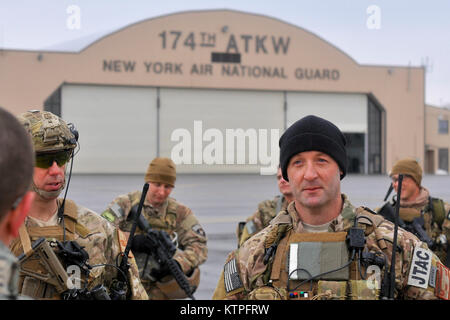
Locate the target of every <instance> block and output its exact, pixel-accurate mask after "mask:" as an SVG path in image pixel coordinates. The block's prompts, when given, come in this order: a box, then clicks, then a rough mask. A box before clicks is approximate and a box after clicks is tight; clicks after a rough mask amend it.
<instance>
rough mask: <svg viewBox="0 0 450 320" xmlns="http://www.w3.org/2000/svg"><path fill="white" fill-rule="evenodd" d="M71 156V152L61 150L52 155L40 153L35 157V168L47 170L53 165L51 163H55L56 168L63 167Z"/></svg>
mask: <svg viewBox="0 0 450 320" xmlns="http://www.w3.org/2000/svg"><path fill="white" fill-rule="evenodd" d="M71 156H72V150H63V151H58V152H52V153H41V154H37V155H36V163H35V165H36V167H38V168H42V169H47V168H50V167H51V166H52V165H53V162H55V161H56V163H57V164H58V166H60V167H62V166H63V165H65V164H66V163H67V162H68V161H69V160H70V157H71Z"/></svg>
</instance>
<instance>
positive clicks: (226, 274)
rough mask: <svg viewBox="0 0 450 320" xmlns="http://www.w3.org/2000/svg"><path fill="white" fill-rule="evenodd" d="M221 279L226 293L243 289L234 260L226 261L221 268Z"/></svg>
mask: <svg viewBox="0 0 450 320" xmlns="http://www.w3.org/2000/svg"><path fill="white" fill-rule="evenodd" d="M223 278H224V282H225V290H226V292H227V293H229V292H231V291H234V290H237V289H240V288H242V287H243V284H242V281H241V277H240V276H239V272H238V271H237V267H236V258H233V259H231V260H230V261H228V262H227V263H226V264H225V266H224V268H223Z"/></svg>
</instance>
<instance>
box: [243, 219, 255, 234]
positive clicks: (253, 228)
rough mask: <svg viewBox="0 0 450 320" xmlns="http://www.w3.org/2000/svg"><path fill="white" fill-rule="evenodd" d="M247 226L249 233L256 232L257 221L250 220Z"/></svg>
mask: <svg viewBox="0 0 450 320" xmlns="http://www.w3.org/2000/svg"><path fill="white" fill-rule="evenodd" d="M245 227H246V228H247V233H248V234H249V235H252V234H254V233H255V232H256V226H255V223H254V222H253V221H252V220H250V221H248V222H247V223H246V224H245Z"/></svg>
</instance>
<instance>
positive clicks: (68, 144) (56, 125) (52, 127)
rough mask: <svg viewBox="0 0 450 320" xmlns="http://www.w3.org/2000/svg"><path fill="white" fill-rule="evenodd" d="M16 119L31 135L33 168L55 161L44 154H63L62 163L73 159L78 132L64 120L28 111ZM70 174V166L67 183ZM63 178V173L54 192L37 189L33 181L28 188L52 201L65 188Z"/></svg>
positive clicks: (48, 113)
mask: <svg viewBox="0 0 450 320" xmlns="http://www.w3.org/2000/svg"><path fill="white" fill-rule="evenodd" d="M18 119H19V121H20V122H21V123H22V125H23V126H24V127H25V130H27V131H28V133H29V134H30V135H31V140H32V142H33V146H34V150H35V153H36V162H35V166H37V167H40V166H39V163H43V166H42V168H47V167H48V165H51V164H52V163H53V161H57V160H54V159H53V158H49V159H46V157H45V155H46V154H52V153H58V152H64V153H65V155H64V156H63V158H64V160H63V161H64V162H66V161H67V160H69V158H72V159H73V156H74V154H73V149H75V147H76V146H77V141H78V132H77V131H76V130H75V128H73V126H72V127H69V125H67V124H66V122H65V121H64V120H62V119H61V118H60V117H58V116H56V115H54V114H53V113H51V112H48V111H40V110H30V111H27V112H25V113H22V114H21V115H19V116H18ZM65 151H69V152H65ZM38 157H40V158H42V157H43V159H41V160H42V161H41V160H39V161H38ZM72 163H73V161H72V162H71V164H72ZM58 165H59V162H58ZM71 174H72V166H71V168H70V173H69V181H70V176H71ZM65 177H66V174H65V172H64V182H63V183H62V185H61V187H60V188H59V189H58V190H55V191H45V190H42V189H39V188H38V187H37V186H36V184H35V183H34V180H33V181H32V183H31V186H30V187H31V190H33V191H34V192H36V193H37V194H38V195H39V196H41V197H42V198H44V199H54V198H56V197H58V196H59V194H60V193H61V191H62V190H63V189H64V188H65V186H66V179H65ZM66 193H67V189H66ZM64 199H65V196H64ZM63 207H64V205H62V206H61V207H60V208H63Z"/></svg>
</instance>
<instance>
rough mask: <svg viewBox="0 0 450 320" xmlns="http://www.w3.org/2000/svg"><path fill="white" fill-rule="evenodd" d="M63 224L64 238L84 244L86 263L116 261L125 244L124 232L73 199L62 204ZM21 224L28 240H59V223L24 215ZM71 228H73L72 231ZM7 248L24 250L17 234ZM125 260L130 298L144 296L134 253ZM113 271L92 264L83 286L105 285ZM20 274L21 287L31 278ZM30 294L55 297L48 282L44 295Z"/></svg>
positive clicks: (110, 278)
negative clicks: (47, 224) (44, 223)
mask: <svg viewBox="0 0 450 320" xmlns="http://www.w3.org/2000/svg"><path fill="white" fill-rule="evenodd" d="M60 204H61V199H58V206H59V205H60ZM72 217H76V220H75V221H76V224H74V223H73V221H74V220H72ZM64 225H65V229H66V240H75V241H76V242H77V243H78V244H79V245H80V246H82V247H84V250H86V251H87V253H88V254H89V259H88V261H87V263H88V264H89V265H91V266H94V265H100V264H110V265H117V264H116V261H117V260H116V259H117V257H118V256H119V255H120V253H121V252H123V250H124V248H125V246H124V244H123V239H119V237H120V236H122V237H123V236H124V235H120V234H119V230H117V229H116V228H115V227H114V226H113V225H112V224H110V223H109V222H108V221H107V220H106V219H103V218H102V217H100V215H98V214H97V213H95V212H93V211H91V210H89V209H87V208H84V207H81V206H78V205H76V204H75V203H74V202H73V201H70V200H68V199H66V202H65V207H64ZM71 225H75V227H74V228H73V229H72V230H70V229H71V228H70V226H71ZM24 226H25V227H26V230H27V232H28V235H29V237H30V240H31V242H33V241H35V240H37V239H39V238H40V237H45V238H46V239H47V240H50V241H51V240H54V239H56V240H59V241H62V240H63V239H62V227H61V226H60V225H58V226H53V227H52V226H50V227H39V226H38V225H37V223H36V222H34V221H33V220H31V219H29V218H27V219H26V220H25V223H24ZM74 229H75V231H76V232H73V231H74ZM120 240H121V241H120ZM10 248H11V251H12V252H13V253H14V254H15V255H16V256H19V255H20V254H21V253H23V251H24V249H23V244H22V241H21V239H20V238H17V239H15V240H14V241H13V242H12V244H11V246H10ZM128 262H129V263H130V269H129V274H128V280H129V282H130V286H131V299H133V300H148V295H147V293H146V291H145V289H144V287H143V286H142V283H141V281H140V278H139V271H138V268H137V264H136V261H135V259H134V257H131V258H130V259H129V260H128ZM117 273H118V271H117V269H116V268H114V267H111V266H99V267H94V268H92V269H91V270H90V273H89V277H88V283H87V288H88V289H92V288H93V287H94V286H96V285H99V284H103V285H104V286H105V287H106V288H109V287H110V285H111V283H112V281H113V279H116V278H117ZM21 278H22V280H21V281H20V282H19V283H20V284H21V290H22V289H23V284H24V283H25V282H26V281H33V280H34V279H29V278H30V277H29V276H25V277H23V276H21ZM27 278H28V279H27ZM32 297H33V298H36V299H40V298H44V299H46V298H51V299H55V298H56V299H57V298H58V296H57V292H56V290H55V289H54V288H52V287H51V286H50V285H49V286H48V287H46V288H45V294H44V296H37V297H34V296H32Z"/></svg>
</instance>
